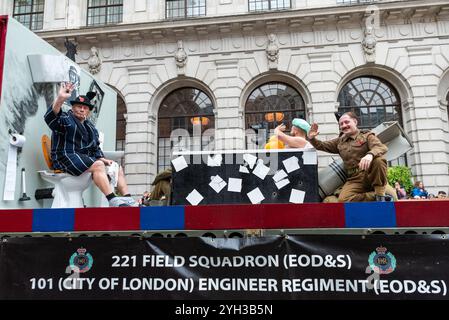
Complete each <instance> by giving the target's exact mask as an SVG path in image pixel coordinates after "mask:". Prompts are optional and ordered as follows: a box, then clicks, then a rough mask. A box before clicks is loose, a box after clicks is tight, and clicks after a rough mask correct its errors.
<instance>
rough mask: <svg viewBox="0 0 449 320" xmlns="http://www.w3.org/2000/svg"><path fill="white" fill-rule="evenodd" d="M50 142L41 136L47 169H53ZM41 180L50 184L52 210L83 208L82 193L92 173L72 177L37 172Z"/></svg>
mask: <svg viewBox="0 0 449 320" xmlns="http://www.w3.org/2000/svg"><path fill="white" fill-rule="evenodd" d="M50 150H51V141H50V138H49V137H48V136H47V135H44V136H42V151H43V153H44V159H45V162H46V163H47V166H48V168H49V169H50V170H51V169H52V168H53V166H52V162H51V159H50ZM38 172H39V174H40V176H41V178H42V179H44V180H45V181H47V182H50V183H52V184H53V185H54V186H55V187H54V189H53V193H52V195H53V203H52V204H51V207H52V208H83V207H84V203H83V192H84V190H86V189H87V188H88V187H89V186H90V184H91V182H92V173H90V172H84V173H83V174H82V175H80V176H72V175H71V174H69V173H65V172H61V173H56V172H52V171H47V170H42V171H38Z"/></svg>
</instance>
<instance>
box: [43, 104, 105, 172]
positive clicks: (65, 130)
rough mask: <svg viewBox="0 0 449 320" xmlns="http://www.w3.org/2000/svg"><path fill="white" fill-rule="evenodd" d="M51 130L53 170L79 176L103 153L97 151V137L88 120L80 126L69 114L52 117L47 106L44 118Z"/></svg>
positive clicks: (61, 113)
mask: <svg viewBox="0 0 449 320" xmlns="http://www.w3.org/2000/svg"><path fill="white" fill-rule="evenodd" d="M44 119H45V122H46V123H47V125H48V126H49V127H50V129H51V130H52V135H51V160H52V161H53V169H55V170H62V171H64V172H68V173H70V174H72V175H74V176H79V175H81V174H82V173H83V172H84V171H86V170H87V169H89V168H90V166H92V164H93V163H94V162H95V161H96V160H97V159H99V158H103V157H104V154H103V152H102V151H101V149H100V141H99V134H98V131H97V129H96V128H95V126H94V125H93V124H92V122H90V121H89V120H85V121H84V122H83V123H81V122H80V121H79V120H78V119H77V118H75V116H74V115H73V113H72V111H71V110H69V111H68V112H63V111H62V110H61V111H60V112H59V114H57V115H55V114H54V112H53V109H52V106H50V107H49V108H48V110H47V112H46V113H45V115H44Z"/></svg>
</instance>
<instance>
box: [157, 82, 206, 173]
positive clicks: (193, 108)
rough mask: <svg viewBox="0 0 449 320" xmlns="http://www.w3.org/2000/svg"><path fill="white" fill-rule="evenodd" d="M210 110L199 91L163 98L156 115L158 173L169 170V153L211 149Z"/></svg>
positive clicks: (182, 92)
mask: <svg viewBox="0 0 449 320" xmlns="http://www.w3.org/2000/svg"><path fill="white" fill-rule="evenodd" d="M213 110H214V105H213V103H212V100H211V99H210V98H209V96H208V95H207V94H206V93H204V92H203V91H201V90H199V89H195V88H181V89H177V90H175V91H173V92H171V93H170V94H169V95H168V96H167V97H165V99H164V100H163V101H162V104H161V106H160V107H159V114H158V151H159V152H158V172H160V171H162V170H164V169H166V168H168V167H170V161H171V158H172V152H173V151H186V150H195V151H199V150H206V149H207V150H210V149H213V145H214V137H213V129H214V128H215V117H214V112H213ZM177 129H180V130H177ZM194 129H195V130H194ZM208 129H212V130H208ZM175 130H176V131H175ZM194 131H195V132H194ZM206 131H207V132H206ZM194 133H195V136H194ZM198 134H201V136H200V137H198V136H197V135H198Z"/></svg>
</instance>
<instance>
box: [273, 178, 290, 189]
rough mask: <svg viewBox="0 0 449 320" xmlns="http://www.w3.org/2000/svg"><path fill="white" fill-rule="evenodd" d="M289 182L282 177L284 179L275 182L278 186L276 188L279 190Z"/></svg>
mask: <svg viewBox="0 0 449 320" xmlns="http://www.w3.org/2000/svg"><path fill="white" fill-rule="evenodd" d="M289 183H290V180H288V179H284V180H281V181H278V182H276V183H275V185H276V187H277V188H278V190H281V189H282V188H283V187H285V186H286V185H287V184H289Z"/></svg>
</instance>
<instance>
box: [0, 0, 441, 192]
mask: <svg viewBox="0 0 449 320" xmlns="http://www.w3.org/2000/svg"><path fill="white" fill-rule="evenodd" d="M17 1H19V0H15V1H14V0H6V1H2V2H1V4H0V13H2V14H10V15H13V14H14V13H13V11H14V6H15V2H17ZM33 1H39V0H33ZM25 2H26V1H25ZM29 2H31V0H30V1H29ZM42 2H44V10H43V13H42V14H43V19H42V27H41V28H40V29H39V30H35V32H36V33H37V34H38V35H39V36H40V37H42V38H43V39H45V40H46V41H48V42H49V43H51V44H52V45H54V46H55V47H56V48H58V49H59V50H61V51H62V52H65V47H64V42H65V39H66V37H67V38H68V39H69V40H71V41H76V43H77V44H78V55H77V56H76V62H77V63H79V64H80V65H81V66H83V67H85V68H86V69H87V70H89V69H90V70H91V71H92V72H93V73H95V75H96V76H97V77H98V78H99V79H100V80H101V81H104V82H105V83H107V84H109V85H110V86H112V87H113V88H114V89H115V90H116V91H117V92H118V95H119V97H120V99H122V100H123V103H124V106H125V107H126V112H125V115H124V117H125V119H126V143H125V144H124V146H125V171H126V175H127V180H128V182H129V184H130V189H131V191H132V193H133V194H141V193H142V192H143V191H144V190H148V189H150V184H151V182H152V181H153V179H154V177H155V174H156V173H157V172H158V171H159V170H161V169H162V168H163V166H162V165H161V163H162V162H163V161H166V159H165V160H164V157H163V156H162V155H161V153H164V152H165V153H167V150H164V148H163V147H162V144H163V140H162V138H161V135H162V134H163V133H162V131H163V130H161V128H162V127H163V120H164V119H165V118H167V119H169V118H170V112H179V110H178V111H176V110H174V109H170V103H173V104H174V105H173V108H175V105H176V102H175V101H176V98H178V100H179V99H180V98H179V97H180V96H181V95H182V94H181V93H182V89H183V88H191V89H189V90H190V93H192V92H197V93H198V95H197V97H199V96H200V94H203V98H202V100H201V103H203V104H204V105H205V106H206V107H205V108H204V110H203V109H201V110H203V111H204V112H205V113H204V114H199V115H198V117H195V118H198V119H199V121H200V123H202V118H203V117H207V118H208V120H207V122H208V124H207V125H208V128H209V129H211V130H212V132H214V138H215V139H214V147H215V149H230V148H231V149H232V148H234V149H243V148H247V147H248V137H246V135H245V132H248V130H249V128H250V125H252V124H255V123H256V122H257V123H258V121H259V120H260V118H257V117H258V116H260V115H255V116H254V117H255V118H251V115H250V114H249V113H248V110H249V109H248V108H249V106H250V105H251V103H250V104H248V103H249V102H251V101H252V100H251V97H252V96H253V95H254V94H255V92H256V91H257V90H259V89H260V91H261V92H263V94H265V93H266V92H269V91H270V90H271V89H270V88H272V87H270V85H272V86H275V87H276V85H278V84H282V85H286V86H287V87H289V88H290V89H291V88H293V91H295V92H296V95H299V96H300V98H298V99H302V100H301V102H298V105H299V106H300V107H299V109H298V110H299V111H298V110H297V111H295V112H299V113H296V115H303V116H304V117H305V118H306V119H307V120H308V121H309V122H317V123H318V124H319V125H320V137H321V138H322V139H326V138H332V137H335V136H336V134H337V132H338V125H337V122H336V120H335V116H334V112H336V111H339V110H340V111H341V110H343V109H342V107H344V106H342V105H341V104H342V101H344V99H345V95H344V94H343V93H344V92H343V91H344V90H349V91H350V88H351V86H352V88H353V89H354V90H356V91H357V90H359V89H360V88H364V87H365V89H367V90H368V91H367V92H368V93H367V92H362V91H363V90H359V91H360V92H359V94H360V95H359V97H358V98H357V99H356V100H357V101H358V102H357V103H359V105H358V107H360V108H363V107H365V109H364V111H363V110H362V111H361V112H362V114H361V115H362V116H363V117H364V118H365V124H366V126H367V127H369V126H370V124H371V126H372V125H374V124H375V122H376V121H377V122H378V121H380V120H382V119H384V118H382V117H386V118H385V119H387V120H388V119H390V120H391V119H393V118H394V119H397V120H400V122H401V124H402V126H403V129H404V131H405V132H406V133H407V134H408V136H409V137H410V138H411V140H412V142H413V144H414V148H413V150H411V151H410V152H408V154H407V156H406V157H405V158H403V159H402V160H401V161H402V162H406V164H407V165H408V166H409V167H410V168H411V169H412V172H413V175H414V178H415V179H416V180H422V181H423V182H424V185H425V186H426V188H427V189H428V190H429V191H430V192H434V193H436V192H437V191H438V190H445V191H446V192H448V191H449V190H448V188H449V124H448V114H449V111H448V98H449V3H448V2H447V0H429V1H424V0H422V1H421V0H415V1H407V0H403V1H377V2H372V3H371V2H369V1H368V2H369V3H366V2H367V1H344V0H333V1H331V0H327V1H321V0H277V1H270V2H269V1H262V0H176V1H172V0H123V1H111V0H108V1H106V0H104V2H105V3H108V4H112V3H115V2H117V3H119V4H121V9H120V10H121V16H120V17H119V18H117V17H116V16H114V17H112V20H113V21H114V23H111V24H108V23H107V21H106V22H104V23H103V22H102V20H101V19H102V18H100V19H99V20H100V22H99V23H98V24H95V23H93V24H92V22H93V21H94V18H92V15H91V17H90V18H89V17H88V16H89V9H88V7H90V8H91V9H90V10H93V9H92V5H93V4H92V3H91V0H70V1H61V0H45V1H42ZM92 2H95V1H92ZM100 2H101V1H98V3H100ZM360 2H362V3H360ZM175 3H177V4H181V5H185V6H186V7H185V8H184V7H183V9H182V10H178V9H176V8H178V7H176V6H174V5H175ZM273 3H274V5H275V7H274V8H273V7H272V6H273ZM189 5H191V6H190V7H189ZM266 6H268V7H266ZM173 8H175V9H176V10H178V11H174V10H175V9H173ZM259 9H260V10H259ZM114 10H115V9H114ZM115 13H117V11H115ZM114 19H115V20H114ZM106 20H107V19H106ZM89 21H90V23H89ZM117 21H118V23H116V22H117ZM97 22H98V21H97ZM88 24H90V25H88ZM92 48H94V49H92ZM95 52H96V53H95ZM261 88H262V89H261ZM277 88H278V87H277ZM357 88H359V89H357ZM278 89H279V88H278ZM195 90H196V91H195ZM382 90H383V92H386V91H388V92H389V95H390V97H387V99H389V100H388V101H389V102H385V101H383V102H378V103H377V104H376V99H378V98H379V96H380V97H382ZM349 91H348V92H349ZM373 91H377V92H375V94H373ZM174 92H178V93H179V95H178V96H176V95H174V96H171V95H172V94H173V93H174ZM278 92H281V91H278ZM370 92H371V93H370ZM265 95H266V94H265ZM391 95H393V97H391ZM293 96H294V94H293ZM376 96H377V98H376ZM387 96H388V94H387ZM346 97H347V96H346ZM352 97H353V98H354V94H352ZM265 98H267V97H265ZM285 98H286V99H287V100H288V99H293V100H294V99H297V98H294V97H293V98H292V94H286V95H285ZM255 99H256V100H257V97H256V98H255ZM370 99H371V100H370ZM380 99H382V98H380ZM250 100H251V101H250ZM256 100H254V101H252V102H253V104H252V105H251V107H252V108H254V107H256V108H257V106H260V105H261V104H260V103H256V102H255V101H256ZM275 100H276V99H275ZM368 100H370V101H368ZM393 100H394V101H393ZM170 101H172V102H170ZM263 101H265V102H263V103H268V102H267V101H269V99H268V100H263ZM288 101H292V100H288ZM298 101H299V100H298ZM354 101H355V100H354V99H353V100H352V104H351V103H349V105H350V106H351V105H353V104H354V103H356V102H354ZM201 103H199V104H198V105H200V104H201ZM276 103H278V104H279V103H280V102H279V99H278V100H276V101H274V102H273V104H274V105H275V104H276ZM357 103H356V104H357ZM167 104H168V105H167ZM274 105H273V106H272V108H274V109H270V110H269V111H273V110H274V111H275V110H276V108H277V107H276V106H274ZM163 108H166V109H167V108H168V109H167V110H164V111H163V112H162V111H161V110H163ZM200 108H201V106H200ZM301 108H302V109H301ZM206 109H207V111H206ZM281 109H282V108H281ZM189 110H190V109H189ZM284 111H285V110H284ZM186 112H187V111H186ZM189 112H190V111H188V112H187V113H189ZM364 112H365V113H364ZM376 112H377V113H376ZM286 113H288V112H286ZM292 115H293V116H295V114H293V113H292ZM194 116H195V115H194V114H190V113H189V117H192V119H193V118H194ZM273 116H274V117H277V114H276V113H273ZM376 117H377V118H376ZM256 118H257V119H259V120H257V119H256ZM170 119H171V118H170ZM179 119H180V118H179ZM250 119H256V120H254V123H248V122H249V121H251V120H250ZM262 119H263V118H262ZM265 119H268V118H267V117H266V116H265ZM270 119H271V118H270ZM286 119H287V118H286ZM376 119H377V120H376ZM379 119H380V120H379ZM279 120H282V119H279ZM167 121H168V120H167ZM170 121H172V120H170ZM209 121H212V124H210V123H209ZM267 121H268V120H267ZM167 123H168V122H167ZM192 123H193V122H192ZM167 126H168V127H167V128H165V129H174V128H175V127H173V121H172V122H171V124H170V125H167ZM181 127H182V126H181ZM165 137H166V136H165ZM250 140H251V139H250ZM199 144H201V142H200V143H199ZM203 147H204V145H203ZM200 148H201V147H200ZM165 156H167V155H166V154H165ZM330 161H332V158H331V157H330V156H329V155H326V154H321V153H320V159H319V165H320V166H321V167H324V166H327V165H328V163H329V162H330Z"/></svg>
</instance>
